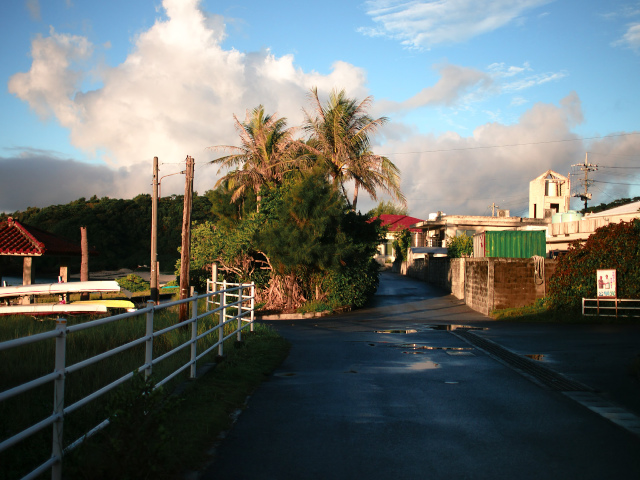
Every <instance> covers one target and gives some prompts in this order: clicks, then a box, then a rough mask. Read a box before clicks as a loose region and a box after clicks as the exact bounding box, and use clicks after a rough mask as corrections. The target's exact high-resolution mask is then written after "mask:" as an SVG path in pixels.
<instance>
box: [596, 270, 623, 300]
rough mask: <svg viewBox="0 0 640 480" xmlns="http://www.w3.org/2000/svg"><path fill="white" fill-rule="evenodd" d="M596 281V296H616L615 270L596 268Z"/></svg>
mask: <svg viewBox="0 0 640 480" xmlns="http://www.w3.org/2000/svg"><path fill="white" fill-rule="evenodd" d="M596 282H597V286H598V298H617V297H618V292H617V289H616V271H615V270H597V272H596Z"/></svg>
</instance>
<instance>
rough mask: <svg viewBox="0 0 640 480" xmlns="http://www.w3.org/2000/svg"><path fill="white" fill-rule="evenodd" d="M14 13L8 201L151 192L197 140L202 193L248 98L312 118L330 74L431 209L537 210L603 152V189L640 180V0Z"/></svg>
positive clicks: (6, 52) (636, 191)
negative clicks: (535, 203)
mask: <svg viewBox="0 0 640 480" xmlns="http://www.w3.org/2000/svg"><path fill="white" fill-rule="evenodd" d="M0 27H1V28H0V35H1V36H2V38H1V41H0V56H1V58H2V62H0V79H1V81H2V83H3V85H4V88H3V89H2V91H1V93H0V112H1V113H0V118H1V119H2V128H0V210H2V211H7V212H10V211H14V210H18V209H20V210H23V209H26V208H27V207H29V206H38V207H42V206H46V205H50V204H57V203H66V202H68V201H71V200H74V199H76V198H79V197H81V196H84V197H87V198H88V197H90V196H92V195H94V194H96V195H98V197H102V196H109V197H112V198H130V197H133V196H135V195H137V194H139V193H149V192H150V182H151V161H152V158H153V156H158V157H159V158H160V162H161V167H160V168H161V172H160V174H161V176H162V175H168V174H171V173H174V172H177V171H180V170H181V162H182V161H183V160H184V158H185V157H186V155H191V156H193V157H194V158H195V159H196V179H195V188H196V189H197V190H198V191H199V192H200V193H203V192H204V191H205V190H207V189H209V188H212V187H213V185H214V183H215V181H216V179H217V178H218V177H219V174H218V172H217V170H216V167H213V166H210V165H208V163H207V162H208V161H209V160H211V159H212V158H215V154H214V152H212V151H211V150H207V147H209V146H213V145H229V144H231V145H233V144H237V134H236V133H235V131H234V127H233V115H237V116H238V118H240V119H243V118H244V115H245V112H246V110H248V109H252V108H254V107H255V106H257V105H258V104H264V106H265V107H266V109H267V111H268V112H277V113H278V115H280V116H284V117H286V118H287V119H288V121H289V124H290V125H300V124H301V123H302V118H303V114H302V109H303V108H308V107H309V103H308V98H307V94H308V92H309V89H310V88H311V87H314V86H316V87H317V88H318V90H319V92H320V94H321V97H322V98H326V95H327V94H328V92H329V91H331V89H333V88H338V89H345V90H346V91H347V93H348V94H349V95H350V96H352V97H355V98H358V99H364V98H365V97H367V96H372V97H373V99H374V102H373V104H372V110H371V112H372V114H374V115H375V116H376V117H377V116H387V117H389V120H390V121H389V123H388V124H387V125H386V126H385V127H384V128H383V129H382V130H381V132H380V135H379V136H378V137H377V138H376V147H375V151H376V153H380V154H386V155H387V156H389V158H390V159H391V160H392V161H394V162H395V163H396V165H398V166H399V167H400V169H401V173H402V188H403V191H404V193H405V195H406V197H407V200H408V206H409V211H410V214H411V215H413V216H417V217H419V218H426V216H427V215H428V214H429V213H430V212H435V211H444V212H446V213H450V214H489V209H488V205H490V204H492V203H494V202H495V204H497V205H499V206H500V207H501V208H506V209H510V210H511V213H512V215H523V216H527V215H528V208H527V206H528V190H529V181H530V180H532V179H534V178H535V177H537V176H538V175H540V174H541V173H543V172H545V171H546V170H548V169H553V170H555V171H558V172H559V173H561V174H563V175H566V174H567V173H569V172H571V173H572V174H579V173H580V172H579V170H578V169H577V167H572V165H574V164H578V163H582V162H584V159H585V154H586V153H587V152H588V158H589V162H591V163H592V164H597V165H599V168H598V170H597V171H596V172H595V173H593V177H592V178H593V179H594V180H595V181H596V182H595V183H594V184H593V185H591V186H590V189H591V191H592V192H593V195H594V199H593V203H601V202H609V201H611V200H613V199H616V198H619V197H625V196H636V195H640V187H639V185H640V175H639V174H640V170H639V169H638V166H640V162H639V161H638V160H640V115H639V114H638V112H640V95H639V94H638V90H637V79H638V78H640V75H639V73H640V2H639V1H617V0H614V1H608V2H598V1H591V0H587V1H577V0H575V1H574V0H565V1H561V0H555V1H554V0H510V1H509V0H494V1H480V0H440V1H438V2H434V1H424V2H419V1H402V2H400V1H393V0H374V1H368V2H358V1H353V2H344V1H342V2H338V1H333V0H329V1H325V2H307V3H304V2H303V3H298V4H296V6H295V8H292V7H291V3H290V2H284V1H272V2H257V1H251V2H240V3H238V2H228V1H218V2H214V1H207V0H202V1H200V2H198V1H196V0H165V1H164V2H161V1H159V0H158V1H145V0H138V1H135V2H129V1H123V0H115V1H110V2H94V1H81V0H49V1H46V2H45V1H39V0H27V1H15V2H5V4H3V6H2V15H0ZM611 167H616V168H611ZM572 178H574V180H573V181H572V187H573V189H574V190H579V189H582V186H581V185H580V183H579V182H578V181H577V177H572ZM182 181H183V180H182V177H181V176H180V175H175V176H171V177H169V178H167V179H166V180H164V182H163V187H162V192H163V194H169V193H181V192H182V190H183V184H182ZM381 199H386V197H384V196H382V197H381ZM375 203H376V202H375V201H373V200H372V199H369V198H367V197H365V196H362V197H361V198H360V199H359V202H358V205H359V207H360V208H362V209H363V210H367V209H369V208H371V207H372V206H374V205H375ZM573 206H574V207H575V208H579V207H580V206H581V205H580V203H579V201H578V200H576V201H575V203H574V205H573Z"/></svg>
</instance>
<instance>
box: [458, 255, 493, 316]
mask: <svg viewBox="0 0 640 480" xmlns="http://www.w3.org/2000/svg"><path fill="white" fill-rule="evenodd" d="M489 260H490V259H488V258H467V259H466V262H465V284H464V301H465V303H466V304H467V305H469V306H470V307H471V308H473V309H474V310H476V311H478V312H480V313H483V314H485V315H488V314H489V301H490V298H489V296H490V293H491V292H490V290H489V288H488V287H489V283H488V282H489V264H490V262H489Z"/></svg>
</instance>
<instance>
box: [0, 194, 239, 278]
mask: <svg viewBox="0 0 640 480" xmlns="http://www.w3.org/2000/svg"><path fill="white" fill-rule="evenodd" d="M209 195H211V198H212V199H214V200H219V199H218V198H217V197H216V196H215V195H213V194H210V193H209V192H207V194H206V195H205V196H199V195H198V194H197V193H194V195H193V207H192V221H194V222H201V221H204V220H206V219H209V218H211V216H212V213H211V210H212V200H210V199H209ZM216 203H220V204H222V203H224V205H225V206H227V205H228V200H227V201H225V202H223V201H220V202H216ZM183 207H184V200H183V197H182V196H181V195H172V196H170V197H165V198H162V199H160V201H159V203H158V261H159V262H160V267H161V268H162V269H171V268H172V267H173V265H174V264H175V261H176V259H177V258H178V257H179V254H178V250H177V249H178V247H179V246H180V244H181V234H182V233H181V231H182V211H183ZM7 216H12V217H13V218H15V219H16V220H18V221H19V222H21V223H24V224H27V225H31V226H33V227H37V228H40V229H41V230H45V231H47V232H51V233H53V234H55V235H58V236H60V237H62V238H65V239H67V240H71V241H73V242H76V243H77V244H78V245H79V244H80V227H81V226H86V227H87V238H88V241H89V245H91V246H93V247H95V249H96V250H97V251H98V255H97V256H92V257H91V258H90V260H89V267H90V269H91V271H98V270H111V269H117V268H131V269H135V268H137V267H138V266H141V265H149V260H150V249H151V195H146V194H143V195H138V196H137V197H135V198H133V199H130V200H122V199H114V198H108V197H103V198H100V199H99V198H97V197H96V196H94V197H92V198H90V199H89V200H86V199H85V198H80V199H78V200H75V201H73V202H70V203H68V204H66V205H51V206H49V207H44V208H34V207H30V208H28V209H27V210H25V211H23V212H20V211H18V212H15V213H12V214H10V215H2V216H0V219H4V218H6V217H7ZM18 260H19V259H18ZM59 260H60V259H59V258H51V259H48V258H47V257H46V256H45V257H42V258H38V259H36V269H37V271H40V272H42V271H46V270H48V269H51V270H52V271H55V269H57V266H58V265H59ZM69 260H70V267H71V268H72V269H76V270H79V268H80V258H79V257H77V258H71V259H69ZM163 265H164V267H163ZM4 267H5V268H8V267H10V266H8V265H4ZM14 268H15V269H16V270H17V271H21V270H22V264H21V261H20V262H15V265H14Z"/></svg>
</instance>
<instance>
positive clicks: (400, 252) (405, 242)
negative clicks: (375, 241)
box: [393, 228, 411, 261]
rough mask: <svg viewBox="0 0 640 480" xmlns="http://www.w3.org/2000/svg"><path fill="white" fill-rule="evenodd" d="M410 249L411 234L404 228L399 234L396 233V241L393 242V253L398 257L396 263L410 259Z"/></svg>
mask: <svg viewBox="0 0 640 480" xmlns="http://www.w3.org/2000/svg"><path fill="white" fill-rule="evenodd" d="M409 247H411V232H410V231H409V230H408V229H406V228H403V229H402V230H400V231H399V232H396V235H395V239H394V240H393V251H394V253H395V256H396V261H397V260H400V261H405V260H406V259H407V258H408V257H409Z"/></svg>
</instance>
